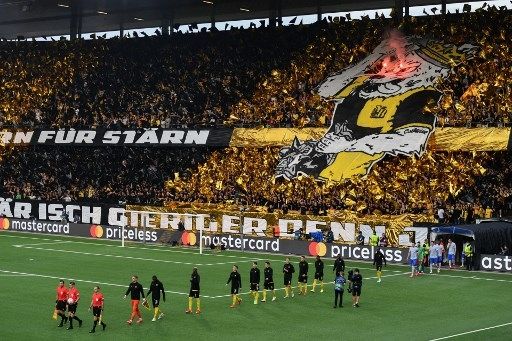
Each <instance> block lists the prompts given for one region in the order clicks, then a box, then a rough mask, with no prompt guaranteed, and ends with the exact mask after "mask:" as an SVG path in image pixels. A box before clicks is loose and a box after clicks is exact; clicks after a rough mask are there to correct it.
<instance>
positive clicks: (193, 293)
mask: <svg viewBox="0 0 512 341" xmlns="http://www.w3.org/2000/svg"><path fill="white" fill-rule="evenodd" d="M188 297H193V298H199V290H190V292H189V293H188Z"/></svg>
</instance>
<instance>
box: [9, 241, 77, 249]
mask: <svg viewBox="0 0 512 341" xmlns="http://www.w3.org/2000/svg"><path fill="white" fill-rule="evenodd" d="M65 243H71V241H69V240H56V241H53V242H46V243H34V244H16V245H13V246H14V247H20V246H39V245H48V244H50V245H53V244H65Z"/></svg>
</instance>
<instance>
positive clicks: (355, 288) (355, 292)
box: [352, 285, 361, 296]
mask: <svg viewBox="0 0 512 341" xmlns="http://www.w3.org/2000/svg"><path fill="white" fill-rule="evenodd" d="M352 296H361V287H360V286H355V285H354V286H352Z"/></svg>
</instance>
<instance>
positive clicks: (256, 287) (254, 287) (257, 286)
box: [250, 283, 260, 291]
mask: <svg viewBox="0 0 512 341" xmlns="http://www.w3.org/2000/svg"><path fill="white" fill-rule="evenodd" d="M250 290H251V291H258V290H260V285H259V284H258V283H251V289H250Z"/></svg>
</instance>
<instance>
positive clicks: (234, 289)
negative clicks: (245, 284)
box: [226, 265, 242, 308]
mask: <svg viewBox="0 0 512 341" xmlns="http://www.w3.org/2000/svg"><path fill="white" fill-rule="evenodd" d="M229 283H231V297H232V298H233V302H232V303H231V305H230V306H229V307H230V308H235V307H236V304H240V303H242V299H241V298H240V296H238V294H239V293H240V289H241V288H242V277H241V276H240V273H238V266H237V265H233V269H232V271H231V273H230V274H229V278H228V282H227V283H226V285H228V284H229Z"/></svg>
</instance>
